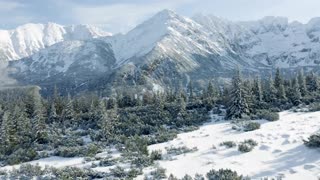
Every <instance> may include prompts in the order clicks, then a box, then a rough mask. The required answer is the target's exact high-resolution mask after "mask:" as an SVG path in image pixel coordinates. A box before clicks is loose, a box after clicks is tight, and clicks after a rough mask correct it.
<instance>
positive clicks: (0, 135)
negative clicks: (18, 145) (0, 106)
mask: <svg viewBox="0 0 320 180" xmlns="http://www.w3.org/2000/svg"><path fill="white" fill-rule="evenodd" d="M9 114H10V113H9V112H8V111H5V112H4V114H3V116H2V123H1V128H0V152H1V154H3V155H7V154H9V153H10V152H9V153H8V151H9V150H10V147H11V140H10V136H11V135H10V128H13V127H12V125H11V124H10V119H9Z"/></svg>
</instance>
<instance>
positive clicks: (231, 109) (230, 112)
mask: <svg viewBox="0 0 320 180" xmlns="http://www.w3.org/2000/svg"><path fill="white" fill-rule="evenodd" d="M247 100H248V92H247V90H246V89H245V87H244V85H243V80H242V77H241V73H240V70H239V69H238V70H237V71H236V74H235V76H234V77H233V79H232V86H231V91H230V99H229V103H228V108H227V118H228V119H233V118H243V117H244V116H245V115H248V114H249V113H250V110H249V106H248V101H247Z"/></svg>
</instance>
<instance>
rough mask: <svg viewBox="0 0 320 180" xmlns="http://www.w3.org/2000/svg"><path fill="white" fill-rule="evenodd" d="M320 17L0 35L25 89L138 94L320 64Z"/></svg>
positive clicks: (50, 27) (35, 28) (171, 15)
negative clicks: (130, 89) (128, 90)
mask: <svg viewBox="0 0 320 180" xmlns="http://www.w3.org/2000/svg"><path fill="white" fill-rule="evenodd" d="M319 38H320V18H314V19H312V20H310V21H309V22H308V23H307V24H302V23H299V22H289V21H288V19H287V18H283V17H265V18H263V19H261V20H258V21H251V22H232V21H229V20H226V19H222V18H218V17H215V16H212V15H202V14H198V15H195V16H194V17H192V18H187V17H184V16H180V15H179V14H177V13H175V12H173V11H170V10H163V11H161V12H159V13H157V14H156V15H154V16H153V17H151V18H150V19H148V20H146V21H145V22H143V23H141V24H140V25H138V26H137V27H135V28H134V29H132V30H131V31H129V32H128V33H126V34H117V35H111V34H110V33H108V32H104V31H102V30H99V29H98V28H95V27H93V26H89V25H76V26H61V25H57V24H54V23H48V24H27V25H23V26H21V27H18V28H17V29H15V30H9V31H0V47H1V48H0V61H10V68H11V69H14V71H11V74H10V75H11V76H12V77H14V78H15V79H17V81H18V82H19V83H20V84H24V85H25V84H36V85H39V86H41V87H42V88H43V90H47V91H50V90H51V89H53V87H54V86H58V87H59V88H60V89H62V90H63V91H65V92H80V91H84V90H106V91H108V92H109V91H115V90H121V89H124V88H123V87H124V86H128V87H129V86H130V87H135V89H137V90H138V91H140V92H141V91H145V90H148V89H150V90H161V89H163V88H168V87H181V86H185V85H186V84H187V83H188V82H189V81H190V80H192V81H193V82H194V84H195V85H196V86H200V87H203V86H205V85H206V84H207V83H208V81H209V80H211V79H217V78H221V79H223V78H230V73H231V72H232V71H233V70H234V69H235V68H236V67H240V68H241V69H242V71H243V72H244V73H245V74H246V75H257V74H265V73H270V71H272V70H274V69H275V68H276V67H279V68H281V69H283V70H284V71H288V72H291V71H296V70H298V69H301V68H304V69H306V70H307V71H310V70H314V71H317V70H318V68H319V64H320V59H319V57H320V42H319V40H320V39H319Z"/></svg>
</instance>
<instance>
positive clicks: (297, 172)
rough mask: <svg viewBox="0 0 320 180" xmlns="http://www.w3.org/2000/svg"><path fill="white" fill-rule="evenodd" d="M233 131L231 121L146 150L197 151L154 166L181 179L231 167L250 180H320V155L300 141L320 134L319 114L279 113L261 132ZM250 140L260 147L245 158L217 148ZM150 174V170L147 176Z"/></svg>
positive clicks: (234, 151) (211, 125)
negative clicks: (264, 179) (276, 179)
mask: <svg viewBox="0 0 320 180" xmlns="http://www.w3.org/2000/svg"><path fill="white" fill-rule="evenodd" d="M231 128H232V124H230V122H225V121H219V122H212V123H209V124H206V125H204V126H202V127H201V128H200V129H199V130H197V131H193V132H189V133H183V134H179V135H178V137H177V138H176V139H174V140H172V141H170V142H166V143H162V144H156V145H152V146H150V147H149V150H150V151H151V150H162V152H163V153H165V151H166V150H165V147H171V146H173V147H181V146H187V147H189V148H193V147H197V148H198V151H196V152H193V153H187V154H184V155H179V156H176V159H174V160H172V161H169V160H163V161H159V162H158V163H159V165H160V166H161V167H163V168H166V169H167V175H170V174H171V173H172V174H174V175H175V176H177V177H179V178H182V177H183V176H184V175H185V174H189V175H192V176H193V175H195V174H196V173H200V174H206V173H207V172H208V171H209V170H211V169H216V170H218V169H220V168H229V169H232V170H235V171H237V172H238V173H240V174H243V175H248V176H250V177H251V178H253V179H260V178H261V177H277V176H284V179H290V180H294V179H297V180H301V179H308V180H313V179H315V180H316V179H318V177H320V151H319V150H317V149H309V148H307V147H305V146H304V144H303V141H302V140H303V139H307V137H309V136H310V134H312V133H314V132H316V131H318V130H319V129H320V112H315V113H293V112H289V111H285V112H281V113H280V120H279V121H276V122H265V121H263V123H262V125H261V129H259V130H256V131H252V132H237V131H235V130H232V129H231ZM250 138H252V139H254V140H255V141H257V142H258V143H259V144H258V146H256V147H255V149H254V150H253V151H251V152H249V153H241V152H239V151H238V150H237V148H231V149H227V148H225V147H222V146H219V144H220V143H221V142H223V141H235V142H241V141H243V140H246V139H250ZM214 146H215V147H216V149H214V148H213V147H214ZM149 171H150V168H148V169H146V170H145V173H148V172H149ZM139 179H143V177H142V176H141V177H139Z"/></svg>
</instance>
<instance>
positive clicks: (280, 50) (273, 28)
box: [193, 15, 320, 68]
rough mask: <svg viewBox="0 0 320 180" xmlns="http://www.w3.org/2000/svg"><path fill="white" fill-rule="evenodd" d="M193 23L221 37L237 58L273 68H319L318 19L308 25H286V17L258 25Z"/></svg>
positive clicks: (204, 18) (207, 18)
mask: <svg viewBox="0 0 320 180" xmlns="http://www.w3.org/2000/svg"><path fill="white" fill-rule="evenodd" d="M193 19H194V20H195V21H196V22H198V23H199V24H201V25H202V26H204V27H206V28H207V29H209V30H210V31H211V32H217V33H219V34H221V36H222V37H224V39H227V40H228V42H229V43H230V44H231V46H233V47H236V51H237V53H238V54H242V55H243V56H246V57H248V58H249V59H253V60H255V61H258V62H260V63H263V64H265V65H268V66H272V67H281V68H292V67H301V66H318V64H319V63H320V62H319V57H320V43H319V38H320V28H319V27H320V19H319V18H314V19H312V20H310V22H309V23H307V24H302V23H299V22H296V21H295V22H291V23H289V21H288V19H287V18H285V17H265V18H263V19H261V20H258V21H251V22H231V21H228V20H224V19H221V18H217V17H215V16H212V15H197V16H195V17H193Z"/></svg>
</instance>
